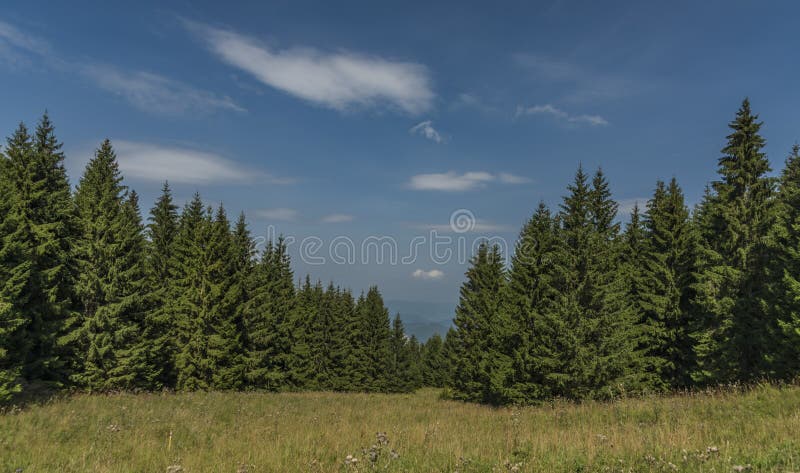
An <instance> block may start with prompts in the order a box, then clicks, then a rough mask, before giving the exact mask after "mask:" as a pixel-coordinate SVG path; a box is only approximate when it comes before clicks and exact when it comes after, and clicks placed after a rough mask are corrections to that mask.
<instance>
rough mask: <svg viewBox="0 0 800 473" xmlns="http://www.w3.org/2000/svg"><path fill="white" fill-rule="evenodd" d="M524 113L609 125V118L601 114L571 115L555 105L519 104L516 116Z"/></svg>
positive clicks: (593, 124)
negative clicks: (524, 105)
mask: <svg viewBox="0 0 800 473" xmlns="http://www.w3.org/2000/svg"><path fill="white" fill-rule="evenodd" d="M522 115H550V116H552V117H555V118H556V119H558V120H562V121H565V122H567V123H573V124H586V125H590V126H607V125H609V123H608V120H606V119H605V118H603V117H601V116H600V115H586V114H582V115H570V114H569V113H567V112H565V111H564V110H561V109H560V108H557V107H554V106H553V105H550V104H546V105H534V106H533V107H523V106H522V105H519V106H517V113H516V116H518V117H519V116H522Z"/></svg>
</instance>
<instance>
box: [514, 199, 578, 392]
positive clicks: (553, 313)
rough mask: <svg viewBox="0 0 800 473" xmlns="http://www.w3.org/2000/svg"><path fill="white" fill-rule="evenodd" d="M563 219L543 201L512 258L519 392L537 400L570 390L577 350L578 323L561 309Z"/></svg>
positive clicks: (515, 390)
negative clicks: (571, 367)
mask: <svg viewBox="0 0 800 473" xmlns="http://www.w3.org/2000/svg"><path fill="white" fill-rule="evenodd" d="M563 251H564V245H563V242H562V239H561V235H560V231H559V228H558V221H557V220H556V219H555V218H553V217H552V215H551V214H550V211H549V210H548V209H547V207H546V206H545V205H544V203H540V204H539V207H538V209H537V210H536V212H535V213H534V215H533V217H531V219H530V220H529V221H528V223H527V224H526V225H525V226H524V227H523V229H522V232H521V234H520V237H519V240H518V241H517V245H516V249H515V251H514V257H513V258H512V262H511V273H510V283H509V295H508V311H509V314H510V316H511V320H512V323H513V328H514V330H512V332H511V342H510V343H511V345H512V346H513V348H514V385H513V391H514V394H513V396H514V397H515V399H516V400H517V401H519V402H533V401H537V400H542V399H548V398H551V397H553V396H564V395H567V393H568V390H567V386H568V384H569V379H568V378H569V376H570V375H569V372H568V365H567V364H566V361H567V360H569V359H570V358H572V357H574V356H575V350H576V349H577V340H576V339H575V337H574V327H572V326H570V323H569V320H567V319H564V318H562V314H561V313H560V311H559V310H558V308H559V304H560V303H561V302H562V301H561V298H562V288H563V287H564V268H563V266H562V264H563V261H564V259H565V255H564V253H563Z"/></svg>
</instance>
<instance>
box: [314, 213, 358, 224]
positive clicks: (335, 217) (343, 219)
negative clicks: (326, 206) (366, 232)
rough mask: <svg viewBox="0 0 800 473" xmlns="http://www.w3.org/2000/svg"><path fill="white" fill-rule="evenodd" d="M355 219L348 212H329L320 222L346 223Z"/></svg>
mask: <svg viewBox="0 0 800 473" xmlns="http://www.w3.org/2000/svg"><path fill="white" fill-rule="evenodd" d="M353 220H355V217H354V216H352V215H348V214H331V215H326V216H325V217H323V218H322V223H347V222H352V221H353Z"/></svg>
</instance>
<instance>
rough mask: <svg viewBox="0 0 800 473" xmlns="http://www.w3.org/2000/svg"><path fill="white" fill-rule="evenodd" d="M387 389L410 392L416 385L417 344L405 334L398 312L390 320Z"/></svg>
mask: <svg viewBox="0 0 800 473" xmlns="http://www.w3.org/2000/svg"><path fill="white" fill-rule="evenodd" d="M389 345H390V348H389V362H388V373H387V378H388V390H389V391H391V392H411V391H413V390H414V389H415V388H416V387H417V380H416V379H415V377H416V376H415V375H416V373H415V370H416V368H417V367H416V366H415V364H414V362H415V355H416V354H415V353H414V352H415V351H416V350H419V344H418V343H417V346H413V345H412V344H411V343H410V339H409V338H408V337H407V336H406V332H405V327H404V326H403V321H402V320H401V319H400V314H397V315H395V317H394V320H393V321H392V334H391V339H390V341H389Z"/></svg>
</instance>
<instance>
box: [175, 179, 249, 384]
mask: <svg viewBox="0 0 800 473" xmlns="http://www.w3.org/2000/svg"><path fill="white" fill-rule="evenodd" d="M231 248H232V245H231V233H230V224H229V222H228V219H227V217H226V215H225V211H224V209H223V208H222V206H220V208H219V209H218V210H217V212H216V214H215V213H214V211H213V210H212V209H210V208H209V209H207V210H204V209H203V202H202V200H201V199H200V196H199V195H197V194H196V195H195V197H194V198H193V199H192V201H191V202H190V203H189V204H187V207H186V208H185V209H184V211H183V214H182V215H181V222H180V230H179V232H178V238H177V240H176V248H175V252H176V259H177V261H178V268H177V271H176V273H177V275H178V276H177V279H176V281H175V286H176V289H177V291H176V294H177V297H176V298H175V301H174V304H173V307H172V309H171V310H172V311H173V313H174V318H175V320H176V327H177V330H176V331H177V337H176V338H177V341H178V352H177V354H176V359H175V367H176V371H177V388H178V389H180V390H185V391H192V390H208V389H236V388H238V387H240V386H241V383H242V379H243V376H244V363H243V359H242V349H241V338H240V334H239V331H238V327H237V325H236V310H235V297H233V296H234V295H235V293H234V292H232V291H231V286H232V284H233V265H232V263H231V261H232V259H233V258H232V251H231Z"/></svg>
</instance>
